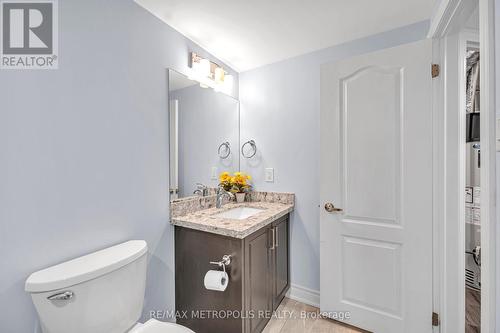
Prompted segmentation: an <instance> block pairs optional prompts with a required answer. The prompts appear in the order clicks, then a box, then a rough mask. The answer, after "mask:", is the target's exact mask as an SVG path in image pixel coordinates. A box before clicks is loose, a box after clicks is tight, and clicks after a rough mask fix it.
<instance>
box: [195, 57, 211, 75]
mask: <svg viewBox="0 0 500 333" xmlns="http://www.w3.org/2000/svg"><path fill="white" fill-rule="evenodd" d="M198 72H199V73H200V75H201V76H202V77H209V76H210V61H209V60H208V59H201V60H200V67H199V69H198Z"/></svg>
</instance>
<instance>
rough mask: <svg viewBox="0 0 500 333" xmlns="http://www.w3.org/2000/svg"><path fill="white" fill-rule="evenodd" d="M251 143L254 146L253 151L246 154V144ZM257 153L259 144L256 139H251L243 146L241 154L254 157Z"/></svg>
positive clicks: (245, 156)
mask: <svg viewBox="0 0 500 333" xmlns="http://www.w3.org/2000/svg"><path fill="white" fill-rule="evenodd" d="M246 145H250V146H251V147H252V150H253V151H252V152H251V153H249V154H245V146H246ZM255 154H257V145H256V144H255V141H254V140H249V141H247V142H245V143H244V144H243V146H241V155H243V157H244V158H252V157H254V156H255Z"/></svg>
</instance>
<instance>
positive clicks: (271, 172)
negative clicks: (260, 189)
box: [264, 168, 274, 183]
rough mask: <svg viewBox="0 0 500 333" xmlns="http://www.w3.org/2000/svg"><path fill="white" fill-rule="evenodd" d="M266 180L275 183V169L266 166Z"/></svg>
mask: <svg viewBox="0 0 500 333" xmlns="http://www.w3.org/2000/svg"><path fill="white" fill-rule="evenodd" d="M264 180H265V181H266V182H268V183H274V169H273V168H266V171H265V175H264Z"/></svg>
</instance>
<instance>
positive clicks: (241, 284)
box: [175, 214, 290, 333]
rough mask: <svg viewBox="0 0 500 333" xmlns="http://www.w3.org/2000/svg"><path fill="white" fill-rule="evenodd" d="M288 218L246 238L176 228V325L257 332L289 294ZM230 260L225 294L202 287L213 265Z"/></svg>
mask: <svg viewBox="0 0 500 333" xmlns="http://www.w3.org/2000/svg"><path fill="white" fill-rule="evenodd" d="M288 222H289V214H286V215H284V216H282V217H280V218H278V219H276V220H275V221H273V222H271V223H269V224H268V225H265V226H263V227H262V228H260V229H258V230H257V231H254V232H253V233H252V234H250V235H248V236H246V237H245V238H241V239H240V238H235V237H228V236H224V235H220V234H216V233H212V232H208V231H200V230H195V229H191V228H186V227H180V226H176V227H175V271H176V276H175V293H176V295H175V296H176V297H175V305H176V310H177V312H178V314H179V316H178V318H177V322H178V323H179V324H181V325H184V326H187V327H189V328H190V329H192V330H193V331H195V332H196V333H204V332H206V333H214V332H217V333H224V332H227V333H237V332H244V333H254V332H261V331H262V330H263V329H264V327H265V326H266V324H267V322H268V321H269V320H270V319H271V317H272V315H273V310H275V309H276V308H277V307H278V305H279V304H280V302H281V301H282V300H283V298H284V296H285V294H286V292H287V291H288V289H289V285H290V283H289V281H290V270H289V223H288ZM225 254H228V255H231V264H230V265H229V266H227V268H226V271H227V272H228V275H229V284H228V287H227V289H226V290H225V291H223V292H221V291H211V290H207V289H205V287H204V284H203V279H204V276H205V273H206V272H207V271H208V270H211V269H217V266H216V265H211V264H210V262H211V261H219V260H220V259H221V258H222V256H223V255H225Z"/></svg>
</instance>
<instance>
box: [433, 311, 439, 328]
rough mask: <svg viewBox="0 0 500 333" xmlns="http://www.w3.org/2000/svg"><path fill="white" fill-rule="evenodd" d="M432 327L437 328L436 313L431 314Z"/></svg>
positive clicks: (437, 316) (437, 319)
mask: <svg viewBox="0 0 500 333" xmlns="http://www.w3.org/2000/svg"><path fill="white" fill-rule="evenodd" d="M432 326H439V315H438V314H437V313H436V312H433V313H432Z"/></svg>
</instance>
